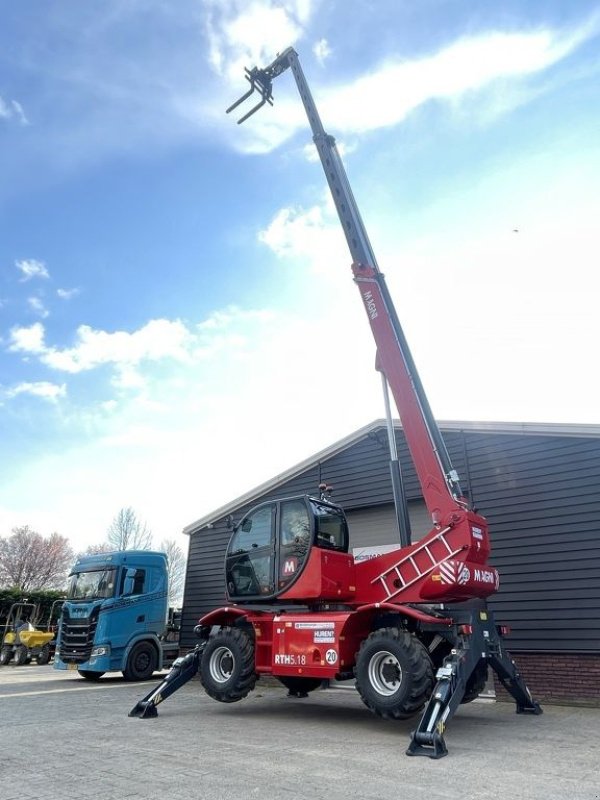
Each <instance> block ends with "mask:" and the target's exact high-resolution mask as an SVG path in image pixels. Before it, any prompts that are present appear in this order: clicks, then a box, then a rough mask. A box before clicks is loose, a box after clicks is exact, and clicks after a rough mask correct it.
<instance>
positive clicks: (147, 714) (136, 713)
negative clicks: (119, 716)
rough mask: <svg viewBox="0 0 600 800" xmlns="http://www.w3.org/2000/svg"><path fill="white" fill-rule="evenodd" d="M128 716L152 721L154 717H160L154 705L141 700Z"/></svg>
mask: <svg viewBox="0 0 600 800" xmlns="http://www.w3.org/2000/svg"><path fill="white" fill-rule="evenodd" d="M128 716H129V717H138V718H139V719H152V718H153V717H158V711H157V710H156V706H155V705H154V703H152V702H148V701H147V700H146V701H145V700H140V702H139V703H136V704H135V705H134V707H133V708H132V709H131V711H130V712H129V714H128Z"/></svg>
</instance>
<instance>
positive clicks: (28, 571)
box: [0, 525, 73, 592]
mask: <svg viewBox="0 0 600 800" xmlns="http://www.w3.org/2000/svg"><path fill="white" fill-rule="evenodd" d="M72 562H73V550H72V549H71V546H70V544H69V540H68V539H66V538H65V537H64V536H60V535H59V534H58V533H53V534H51V535H50V536H48V537H47V538H44V537H43V536H42V535H41V534H39V533H36V531H32V530H31V529H30V528H29V526H28V525H24V526H22V527H18V528H13V529H12V535H11V536H8V537H7V538H0V586H7V587H8V586H14V587H17V588H19V589H21V591H25V592H26V591H30V590H31V589H61V588H62V587H63V586H64V585H65V582H66V578H67V574H68V570H69V567H70V566H71V564H72Z"/></svg>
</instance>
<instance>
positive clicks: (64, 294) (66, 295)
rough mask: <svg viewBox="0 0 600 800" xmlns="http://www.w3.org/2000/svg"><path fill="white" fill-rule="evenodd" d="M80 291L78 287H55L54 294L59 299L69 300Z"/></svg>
mask: <svg viewBox="0 0 600 800" xmlns="http://www.w3.org/2000/svg"><path fill="white" fill-rule="evenodd" d="M80 291H81V290H80V289H57V290H56V294H57V295H58V297H60V299H61V300H71V298H73V297H77V295H78V294H79V292H80Z"/></svg>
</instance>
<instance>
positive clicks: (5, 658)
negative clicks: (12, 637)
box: [0, 647, 13, 667]
mask: <svg viewBox="0 0 600 800" xmlns="http://www.w3.org/2000/svg"><path fill="white" fill-rule="evenodd" d="M12 657H13V651H12V647H3V648H2V650H0V667H4V666H5V665H6V664H8V663H9V661H10V660H11V659H12Z"/></svg>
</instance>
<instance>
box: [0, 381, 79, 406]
mask: <svg viewBox="0 0 600 800" xmlns="http://www.w3.org/2000/svg"><path fill="white" fill-rule="evenodd" d="M66 393H67V387H66V385H65V384H64V383H62V384H60V385H58V384H56V383H50V382H49V381H37V382H34V383H27V382H24V383H19V384H17V385H16V386H13V387H12V388H11V389H8V390H7V392H6V395H7V397H17V396H18V395H20V394H31V395H33V396H34V397H41V398H42V399H43V400H48V401H50V402H52V403H55V402H56V401H57V400H58V398H59V397H65V395H66Z"/></svg>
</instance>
